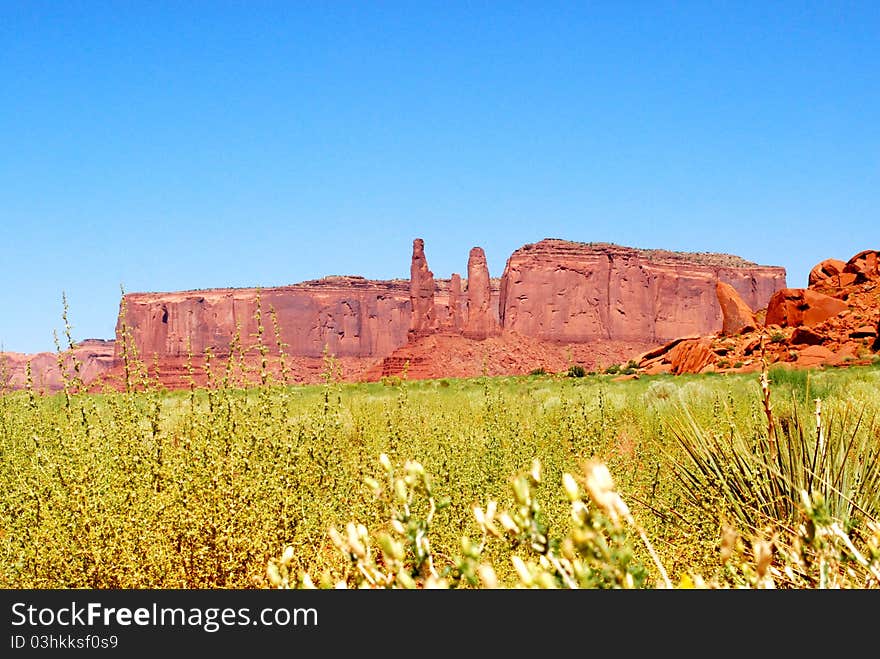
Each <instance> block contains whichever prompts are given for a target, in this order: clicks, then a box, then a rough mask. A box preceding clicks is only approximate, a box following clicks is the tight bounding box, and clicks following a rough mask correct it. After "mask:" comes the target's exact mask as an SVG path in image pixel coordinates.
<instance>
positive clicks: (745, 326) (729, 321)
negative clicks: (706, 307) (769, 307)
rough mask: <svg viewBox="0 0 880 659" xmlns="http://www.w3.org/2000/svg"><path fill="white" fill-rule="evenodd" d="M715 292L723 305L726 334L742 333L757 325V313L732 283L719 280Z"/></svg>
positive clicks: (723, 328) (722, 311)
mask: <svg viewBox="0 0 880 659" xmlns="http://www.w3.org/2000/svg"><path fill="white" fill-rule="evenodd" d="M715 294H716V296H717V297H718V304H719V305H720V306H721V316H722V323H721V333H722V334H723V335H725V336H732V335H735V334H742V333H743V332H747V331H749V330H753V329H755V327H757V321H756V320H755V314H754V313H752V310H751V309H750V308H749V305H747V304H746V303H745V302H743V299H742V298H741V297H740V295H739V293H737V292H736V289H735V288H734V287H733V286H731V285H730V284H726V283H724V282H723V281H719V282H718V283H717V284H715Z"/></svg>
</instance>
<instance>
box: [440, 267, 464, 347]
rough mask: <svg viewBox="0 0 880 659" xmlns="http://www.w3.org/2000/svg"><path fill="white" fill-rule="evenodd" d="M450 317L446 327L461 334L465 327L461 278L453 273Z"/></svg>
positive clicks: (449, 307)
mask: <svg viewBox="0 0 880 659" xmlns="http://www.w3.org/2000/svg"><path fill="white" fill-rule="evenodd" d="M447 308H448V309H449V317H448V319H447V320H446V322H445V325H444V326H445V327H447V328H448V329H450V330H452V331H453V332H460V331H461V330H462V328H463V327H464V318H463V313H462V294H461V277H460V276H459V275H458V274H456V273H453V274H452V278H451V279H450V280H449V304H448V305H447Z"/></svg>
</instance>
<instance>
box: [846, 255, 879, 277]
mask: <svg viewBox="0 0 880 659" xmlns="http://www.w3.org/2000/svg"><path fill="white" fill-rule="evenodd" d="M878 264H880V252H878V251H877V250H875V249H867V250H865V251H864V252H859V253H858V254H856V255H855V256H853V257H852V258H851V259H850V260H849V261H847V262H846V265H845V266H844V268H843V272H844V273H847V274H853V275H855V282H854V283H856V284H863V283H865V282H867V281H871V280H872V279H876V278H877V277H878V275H880V266H878Z"/></svg>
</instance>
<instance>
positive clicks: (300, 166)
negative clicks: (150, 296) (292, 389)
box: [0, 0, 880, 352]
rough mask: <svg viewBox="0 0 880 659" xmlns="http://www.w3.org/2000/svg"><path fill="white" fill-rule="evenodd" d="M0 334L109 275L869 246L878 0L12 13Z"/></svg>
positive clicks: (12, 9) (807, 257)
mask: <svg viewBox="0 0 880 659" xmlns="http://www.w3.org/2000/svg"><path fill="white" fill-rule="evenodd" d="M0 191H2V193H0V228H2V240H0V309H2V311H0V343H2V347H3V348H4V349H6V350H13V351H18V352H37V351H42V350H54V343H53V339H52V331H53V329H57V330H58V332H59V336H60V337H62V338H63V333H62V323H61V311H62V303H61V296H62V292H65V293H66V295H67V298H68V301H69V305H70V318H71V321H72V323H73V326H74V329H73V333H74V337H75V338H76V339H83V338H91V337H95V338H112V336H113V330H114V326H115V322H116V314H117V311H118V305H119V294H120V286H124V287H125V290H126V291H130V292H135V291H169V290H182V289H193V288H210V287H223V286H260V285H261V286H273V285H284V284H291V283H296V282H299V281H303V280H306V279H314V278H318V277H321V276H324V275H330V274H360V275H364V276H366V277H371V278H379V279H388V278H396V277H400V278H405V277H408V276H409V259H410V252H411V246H412V239H413V238H415V237H422V238H424V239H425V249H426V255H427V258H428V263H429V265H430V267H431V269H432V270H433V271H434V273H435V276H437V277H448V276H449V275H450V274H451V273H452V272H459V273H462V274H464V273H466V264H467V255H468V251H469V250H470V248H471V247H472V246H474V245H480V246H482V247H483V248H484V249H485V250H486V255H487V259H488V262H489V269H490V272H491V274H492V276H500V275H501V272H502V270H503V268H504V264H505V261H506V259H507V257H508V256H509V255H510V253H511V252H512V251H513V250H515V249H516V248H518V247H520V246H521V245H523V244H525V243H530V242H536V241H538V240H540V239H542V238H545V237H556V238H565V239H569V240H577V241H606V242H615V243H618V244H621V245H630V246H635V247H645V248H664V249H671V250H684V251H714V252H726V253H732V254H738V255H740V256H742V257H744V258H747V259H749V260H752V261H756V262H758V263H761V264H769V265H781V266H784V267H785V268H786V269H787V271H788V283H789V285H790V286H805V285H806V278H807V273H808V272H809V270H810V268H811V267H812V266H813V265H814V264H815V263H817V262H819V261H820V260H822V259H824V258H828V257H834V258H839V259H843V260H846V259H849V258H850V257H851V256H852V255H853V254H855V253H856V252H858V251H861V250H863V249H869V248H870V249H880V2H876V1H873V0H872V1H866V2H860V3H851V2H845V1H840V2H830V1H829V2H821V3H819V2H791V3H786V2H763V1H755V2H661V1H652V2H647V1H646V2H639V1H632V2H617V1H608V2H586V1H583V2H572V3H568V2H566V3H555V2H548V1H541V2H528V3H527V2H514V1H504V2H501V1H498V2H454V1H447V2H437V3H433V2H427V1H421V0H420V1H413V2H399V3H398V2H317V1H316V2H308V3H305V2H293V1H286V2H275V3H270V2H260V1H256V0H249V1H246V2H245V1H242V2H220V1H214V2H184V3H181V2H144V3H137V2H76V1H73V0H68V1H65V2H56V1H51V2H49V1H38V0H27V1H22V2H17V1H14V0H5V1H4V2H2V3H0Z"/></svg>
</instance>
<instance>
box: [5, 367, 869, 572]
mask: <svg viewBox="0 0 880 659" xmlns="http://www.w3.org/2000/svg"><path fill="white" fill-rule="evenodd" d="M769 381H770V386H769V390H768V391H769V393H770V400H769V403H770V404H769V406H767V405H765V401H764V398H763V396H764V391H763V390H762V387H761V384H760V381H759V377H758V374H748V375H747V374H738V375H704V376H677V377H672V376H654V377H641V378H639V379H634V380H627V381H616V380H614V379H612V378H611V377H610V376H607V375H598V376H588V377H564V376H554V375H535V376H528V377H509V378H477V379H468V380H452V379H450V380H430V381H411V382H407V381H402V382H388V381H386V382H384V383H373V384H341V383H338V382H334V381H332V379H331V378H329V377H328V381H327V383H326V384H325V385H320V386H300V387H279V386H265V387H261V388H253V389H248V390H242V389H232V388H222V389H194V390H192V391H177V392H165V391H161V390H159V389H152V390H149V391H142V392H139V393H128V394H125V393H106V394H90V395H85V394H74V393H71V392H66V393H59V394H57V395H54V396H46V397H42V396H38V395H34V394H33V393H32V392H29V391H20V392H6V393H5V394H4V395H2V396H0V453H2V461H0V483H2V487H3V497H2V501H0V586H2V587H4V588H81V587H86V588H253V587H267V586H275V585H279V584H281V583H283V585H290V586H303V585H305V586H310V585H311V584H313V583H314V584H316V585H319V586H320V585H325V586H329V585H332V584H340V582H341V583H345V584H347V585H349V586H355V585H365V584H368V583H372V584H376V583H379V584H387V585H395V586H396V585H404V586H407V585H408V586H424V585H425V583H428V585H437V584H438V583H439V584H442V585H446V586H449V585H451V586H460V587H480V586H482V585H495V584H497V585H500V586H502V587H516V586H522V585H532V586H548V587H555V586H566V585H568V586H572V585H580V586H595V587H618V586H623V587H628V586H629V587H646V588H652V587H659V586H662V585H664V584H666V583H671V584H673V585H680V586H690V585H703V584H706V585H709V586H712V587H736V586H760V585H761V584H762V583H763V584H764V585H775V586H776V587H821V586H825V585H838V586H843V587H866V586H870V587H876V586H877V583H876V575H877V574H878V567H880V548H878V547H877V539H878V537H880V530H877V531H876V533H875V528H874V526H872V525H873V524H875V523H876V520H877V519H878V517H880V514H878V492H880V477H878V458H877V454H878V450H880V417H878V414H877V413H878V411H880V368H878V367H877V366H873V367H852V368H849V369H831V370H824V371H786V370H778V369H777V370H772V371H771V372H770V374H769ZM817 398H818V399H820V401H821V408H820V409H819V415H818V416H817V408H816V399H817ZM768 413H769V418H768ZM380 456H384V457H382V458H381V460H380ZM536 459H537V460H538V461H539V464H535V460H536ZM597 465H602V466H603V468H604V467H607V470H608V473H609V474H610V476H611V478H612V479H613V485H612V484H610V483H609V484H608V486H607V487H606V486H604V485H599V486H597V485H596V483H597V482H598V481H596V479H595V478H593V476H596V475H597V474H599V475H601V474H600V472H599V471H596V467H597ZM529 474H531V475H529ZM566 474H568V476H566ZM535 476H536V477H537V478H535ZM591 478H592V480H591ZM398 481H399V482H398ZM575 485H576V487H575ZM603 488H604V489H603ZM801 490H804V492H805V493H806V495H807V496H806V498H804V496H803V494H801ZM603 493H604V494H603ZM605 495H610V496H611V498H607V497H606V498H604V499H603V497H604V496H605ZM621 502H623V503H621ZM475 508H477V510H476V511H475ZM508 512H509V514H508ZM502 527H503V528H502ZM508 527H510V528H508ZM331 529H333V531H332V532H331ZM499 529H501V530H500V531H499ZM823 529H824V530H828V529H830V530H828V532H827V533H826V532H825V531H822V530H823ZM835 529H836V530H835ZM337 530H338V532H337ZM817 530H818V531H822V533H819V532H818V531H817ZM838 531H839V533H838ZM767 552H770V556H769V557H768V556H766V553H767ZM560 561H561V563H560ZM267 567H268V569H267ZM489 568H491V569H489Z"/></svg>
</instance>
